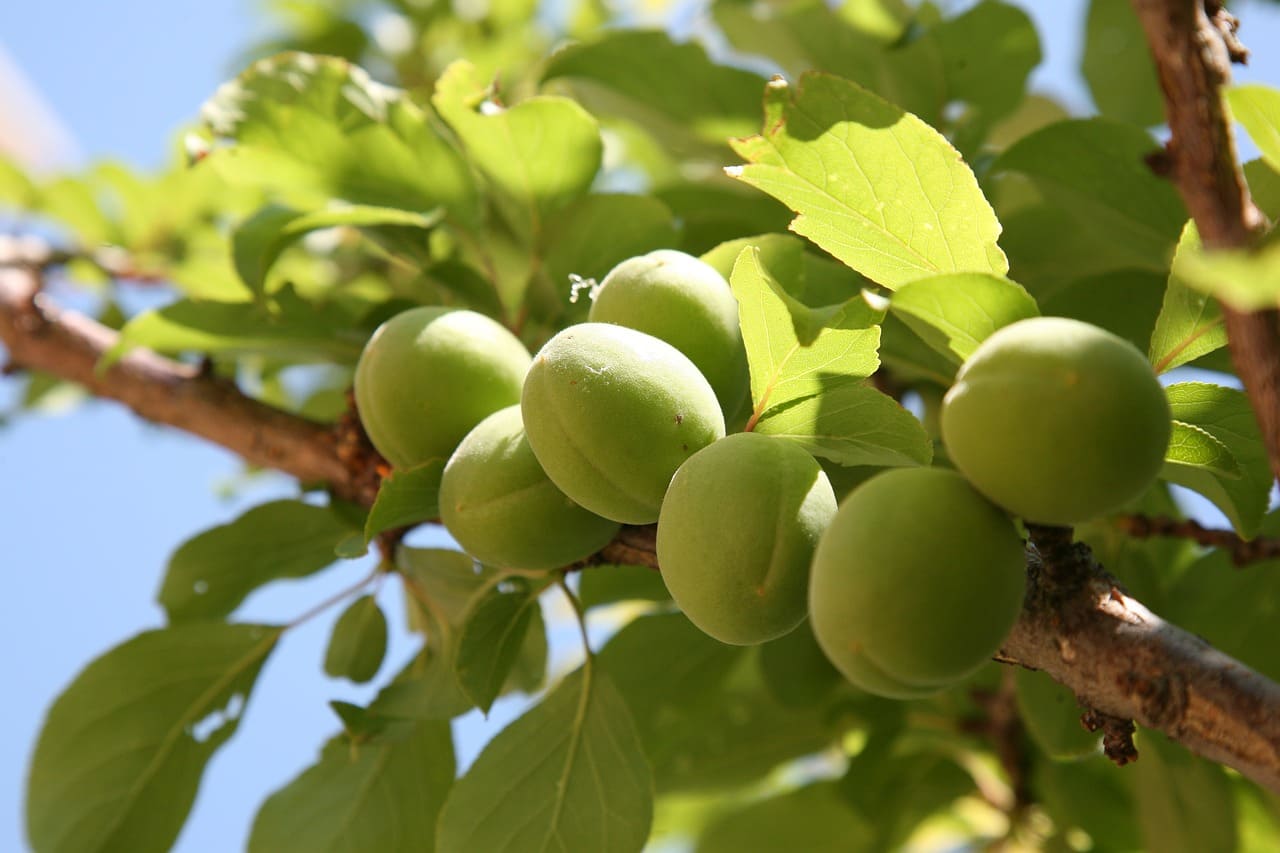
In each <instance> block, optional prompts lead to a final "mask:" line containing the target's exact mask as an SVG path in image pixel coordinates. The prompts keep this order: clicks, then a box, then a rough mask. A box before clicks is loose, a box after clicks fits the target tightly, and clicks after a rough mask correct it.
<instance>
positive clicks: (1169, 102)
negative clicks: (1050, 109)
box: [1133, 0, 1280, 477]
mask: <svg viewBox="0 0 1280 853" xmlns="http://www.w3.org/2000/svg"><path fill="white" fill-rule="evenodd" d="M1133 7H1134V9H1135V10H1136V11H1137V13H1138V19H1139V20H1140V21H1141V22H1142V27H1143V29H1144V30H1145V31H1146V35H1147V42H1148V44H1149V45H1150V47H1151V54H1152V56H1153V57H1154V59H1155V65H1156V71H1157V73H1158V74H1159V77H1160V87H1161V88H1162V89H1163V90H1164V97H1165V114H1166V116H1167V117H1168V120H1169V130H1170V131H1171V137H1170V140H1169V144H1168V146H1167V147H1166V156H1165V158H1164V163H1163V166H1164V169H1165V170H1167V173H1168V174H1169V176H1170V177H1171V178H1172V179H1173V181H1174V184H1175V185H1176V186H1177V188H1178V191H1179V193H1180V194H1181V195H1182V200H1183V202H1184V203H1185V204H1186V206H1187V210H1188V211H1189V212H1190V213H1191V217H1192V218H1193V219H1194V220H1195V223H1196V228H1197V230H1199V232H1200V239H1201V240H1202V242H1203V243H1204V246H1205V248H1208V249H1239V248H1246V247H1248V246H1251V245H1253V243H1254V242H1255V240H1256V239H1257V237H1258V236H1259V235H1260V234H1261V233H1262V232H1263V230H1264V229H1265V227H1266V222H1265V219H1264V217H1263V216H1262V214H1261V213H1260V212H1259V211H1258V209H1257V207H1255V206H1254V204H1253V201H1252V200H1251V199H1250V197H1249V190H1248V188H1247V187H1246V186H1245V183H1244V176H1243V175H1242V174H1241V172H1240V167H1239V165H1238V162H1237V159H1236V150H1235V140H1234V137H1233V135H1232V125H1231V118H1230V116H1229V115H1228V113H1227V110H1226V107H1225V105H1224V104H1223V101H1222V87H1223V86H1225V85H1226V84H1227V83H1228V82H1230V79H1231V62H1232V60H1233V59H1236V60H1240V59H1243V57H1244V55H1245V53H1246V52H1245V51H1244V48H1243V47H1242V46H1241V45H1240V43H1239V41H1238V40H1236V38H1235V20H1234V18H1231V16H1230V15H1228V14H1227V13H1226V11H1225V10H1223V9H1222V8H1221V3H1218V2H1212V0H1211V1H1210V2H1201V0H1133ZM1206 7H1208V11H1206ZM1222 312H1223V316H1224V319H1225V321H1226V328H1227V339H1228V340H1229V342H1230V345H1231V359H1232V362H1233V363H1234V364H1235V367H1236V372H1237V373H1239V375H1240V379H1241V381H1243V382H1244V387H1245V390H1246V391H1247V392H1248V394H1249V400H1250V402H1251V403H1252V404H1253V410H1254V413H1255V414H1256V416H1257V418H1258V424H1259V426H1260V427H1261V428H1262V435H1263V440H1264V441H1265V442H1266V445H1267V453H1268V456H1269V458H1270V460H1271V471H1272V474H1273V475H1274V476H1277V477H1280V311H1277V310H1275V309H1268V310H1265V311H1254V312H1242V311H1237V310H1235V309H1233V308H1231V307H1230V306H1227V305H1224V306H1223V307H1222Z"/></svg>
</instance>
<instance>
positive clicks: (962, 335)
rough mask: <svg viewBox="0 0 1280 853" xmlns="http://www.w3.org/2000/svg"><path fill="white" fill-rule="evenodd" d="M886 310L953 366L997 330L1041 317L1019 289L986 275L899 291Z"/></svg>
mask: <svg viewBox="0 0 1280 853" xmlns="http://www.w3.org/2000/svg"><path fill="white" fill-rule="evenodd" d="M889 305H890V310H892V311H894V312H895V313H897V314H898V316H900V317H901V318H902V321H903V322H904V323H906V324H907V325H908V326H909V327H911V329H912V330H913V331H914V332H915V333H916V334H917V335H919V336H920V339H921V340H923V341H924V342H925V343H927V344H929V346H931V347H933V348H934V349H935V350H937V351H938V352H939V353H941V354H942V355H944V356H946V357H947V358H949V359H951V360H952V361H954V362H955V363H956V364H960V363H962V362H963V361H964V360H965V359H966V358H968V357H969V356H970V355H972V354H973V351H974V350H975V349H977V348H978V344H980V343H982V342H983V341H984V340H986V339H987V337H988V336H989V335H990V334H991V333H992V332H994V331H995V330H996V329H999V328H1001V327H1003V326H1007V325H1009V324H1010V323H1016V322H1017V321H1018V320H1025V319H1027V318H1029V317H1038V316H1040V309H1039V307H1037V305H1036V301H1035V300H1034V299H1032V298H1031V294H1029V293H1027V291H1026V290H1025V289H1024V288H1023V287H1022V285H1020V284H1017V283H1015V282H1012V281H1009V280H1008V279H1007V278H1001V277H999V276H994V275H988V274H985V273H956V274H952V275H940V276H935V277H933V278H923V279H918V280H917V281H913V282H911V283H909V284H906V285H903V286H902V287H901V288H899V289H898V290H897V292H895V293H894V294H893V297H892V298H891V299H890V300H889Z"/></svg>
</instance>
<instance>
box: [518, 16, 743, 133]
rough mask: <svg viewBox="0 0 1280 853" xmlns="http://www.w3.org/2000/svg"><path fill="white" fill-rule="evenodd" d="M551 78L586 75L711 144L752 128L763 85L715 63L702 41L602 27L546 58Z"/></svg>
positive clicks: (548, 75)
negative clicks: (589, 38) (679, 41)
mask: <svg viewBox="0 0 1280 853" xmlns="http://www.w3.org/2000/svg"><path fill="white" fill-rule="evenodd" d="M637 72H640V73H637ZM556 77H571V78H575V79H577V80H585V81H590V82H591V83H594V84H595V85H597V86H599V87H601V88H603V89H605V90H607V91H610V92H614V93H616V94H618V95H622V96H623V97H625V98H627V99H629V100H631V101H632V102H634V103H636V104H639V105H642V106H643V107H644V108H646V109H647V110H648V111H650V112H652V113H653V114H655V115H657V116H659V117H661V118H662V119H663V120H665V121H668V122H670V123H672V124H674V125H675V126H677V127H682V128H684V129H686V130H687V131H691V132H692V133H694V134H695V135H696V136H697V137H698V138H699V139H701V140H703V141H705V142H709V143H713V144H716V145H720V144H723V142H724V140H725V138H726V137H729V136H744V135H746V134H748V133H750V132H751V129H752V126H753V125H754V124H755V122H756V120H757V117H758V116H759V114H760V88H761V86H763V85H764V80H763V79H762V78H761V77H759V76H758V75H756V74H752V73H751V72H749V71H743V70H741V69H738V68H730V67H728V66H725V65H720V64H717V63H714V62H712V61H711V60H710V59H709V58H708V57H707V54H706V51H704V50H703V49H702V47H701V46H699V45H697V44H693V43H684V44H677V43H675V42H673V41H672V40H671V38H670V37H669V36H668V35H667V34H666V33H664V32H661V31H657V30H649V31H646V30H628V29H616V30H606V31H604V32H603V33H602V34H601V35H600V36H598V37H597V38H595V39H594V40H592V41H590V42H579V43H576V44H570V45H569V46H567V47H565V48H562V49H560V50H558V51H556V52H555V53H554V54H552V55H551V58H550V59H549V60H548V62H547V67H546V70H545V71H544V72H543V79H544V80H550V79H553V78H556ZM691 81H697V85H692V83H691Z"/></svg>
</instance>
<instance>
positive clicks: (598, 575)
mask: <svg viewBox="0 0 1280 853" xmlns="http://www.w3.org/2000/svg"><path fill="white" fill-rule="evenodd" d="M578 578H579V581H578V600H579V601H581V602H582V606H583V607H584V608H586V609H588V610H590V609H591V608H593V607H602V606H604V605H607V604H615V603H617V602H619V601H670V600H671V593H669V592H667V585H666V584H664V583H663V582H662V573H661V572H659V571H657V570H656V569H651V568H649V567H648V566H614V565H601V566H588V567H587V568H585V569H583V570H582V571H581V572H580V573H579V574H578Z"/></svg>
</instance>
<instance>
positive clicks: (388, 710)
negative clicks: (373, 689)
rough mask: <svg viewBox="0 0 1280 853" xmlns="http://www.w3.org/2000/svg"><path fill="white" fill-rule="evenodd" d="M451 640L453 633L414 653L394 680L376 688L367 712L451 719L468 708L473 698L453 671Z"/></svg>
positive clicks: (381, 715)
mask: <svg viewBox="0 0 1280 853" xmlns="http://www.w3.org/2000/svg"><path fill="white" fill-rule="evenodd" d="M453 642H456V640H454V639H453V638H452V637H450V638H449V639H442V640H441V641H440V644H439V645H438V646H437V645H432V646H429V647H427V648H425V649H423V650H422V651H421V652H419V653H418V654H417V655H415V656H414V658H413V660H411V661H410V662H409V665H408V666H406V667H405V668H404V669H403V670H402V671H401V672H400V674H399V675H398V676H397V677H396V680H395V681H393V682H391V683H390V684H388V685H387V686H386V687H384V688H382V690H380V691H379V692H378V695H377V697H375V698H374V700H373V703H372V704H370V705H369V712H370V713H372V714H375V715H377V716H379V717H389V718H391V719H396V720H450V719H453V718H454V717H456V716H458V715H459V714H465V713H466V712H467V711H470V710H471V708H472V707H473V705H472V702H471V700H470V699H468V698H467V696H466V694H464V693H463V692H462V688H461V686H459V684H458V678H457V676H456V675H455V674H454V671H453V658H454V655H453V648H452V646H450V645H448V644H449V643H453ZM433 643H434V640H433ZM437 648H439V651H437V650H436V649H437Z"/></svg>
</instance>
